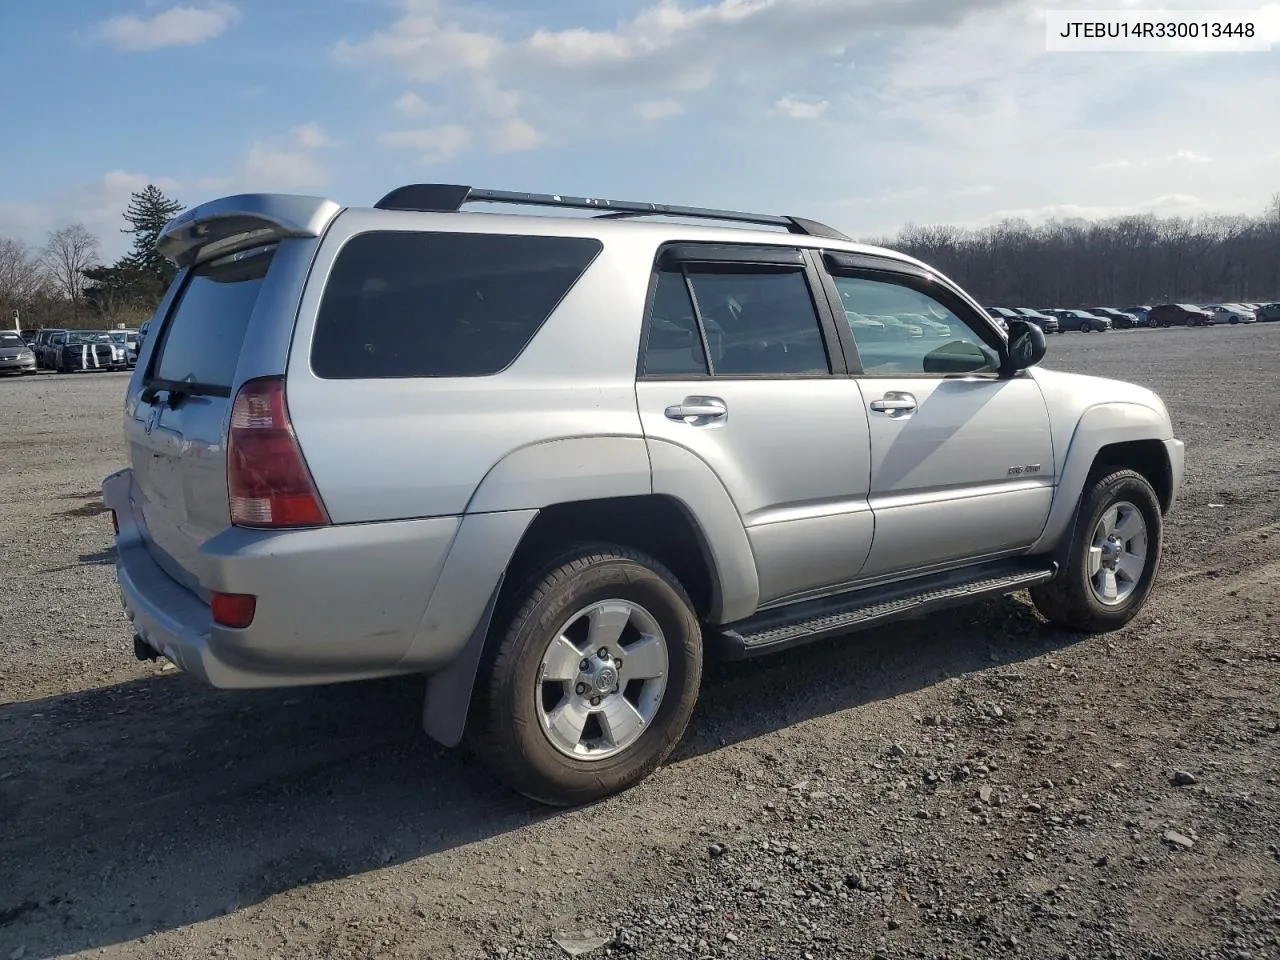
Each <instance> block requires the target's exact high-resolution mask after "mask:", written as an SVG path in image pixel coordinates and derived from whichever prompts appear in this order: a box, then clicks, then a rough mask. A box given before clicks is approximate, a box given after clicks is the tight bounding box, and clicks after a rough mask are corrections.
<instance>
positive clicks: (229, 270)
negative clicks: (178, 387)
mask: <svg viewBox="0 0 1280 960" xmlns="http://www.w3.org/2000/svg"><path fill="white" fill-rule="evenodd" d="M274 255H275V247H274V246H270V247H259V248H257V249H254V250H246V251H242V252H240V253H233V254H229V255H228V256H225V257H219V258H218V259H217V260H211V261H210V262H209V263H206V264H202V265H200V266H199V267H197V268H196V269H195V270H193V271H192V272H191V275H190V277H189V279H188V280H187V283H186V286H185V288H184V289H183V291H182V295H181V297H180V299H179V300H178V303H177V305H176V306H175V307H174V309H173V311H172V312H171V313H170V315H169V322H168V323H166V324H165V325H164V329H163V330H162V331H161V340H160V344H159V346H158V356H157V357H156V359H155V361H154V363H153V365H152V368H151V377H152V379H153V380H157V381H164V382H167V383H190V384H199V385H201V386H204V387H212V388H214V389H215V390H216V391H219V392H220V391H222V390H228V391H229V390H230V388H231V382H232V380H233V379H234V378H235V372H236V364H237V363H238V362H239V360H240V348H241V347H242V346H243V345H244V337H245V332H246V331H247V330H248V328H249V317H250V316H251V315H252V314H253V307H254V304H255V303H257V302H258V293H259V291H260V290H261V289H262V281H263V278H264V277H265V276H266V275H267V268H268V267H270V266H271V259H272V257H273V256H274Z"/></svg>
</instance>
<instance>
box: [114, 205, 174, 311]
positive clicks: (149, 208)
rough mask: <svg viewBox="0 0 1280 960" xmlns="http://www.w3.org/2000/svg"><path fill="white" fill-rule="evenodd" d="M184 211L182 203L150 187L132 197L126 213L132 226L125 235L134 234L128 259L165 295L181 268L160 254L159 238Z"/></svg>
mask: <svg viewBox="0 0 1280 960" xmlns="http://www.w3.org/2000/svg"><path fill="white" fill-rule="evenodd" d="M181 211H182V204H181V203H179V202H178V201H177V200H171V199H169V198H168V197H166V196H165V195H164V193H162V192H161V190H160V188H159V187H157V186H156V185H155V184H154V183H149V184H147V185H146V187H145V188H144V189H142V190H135V191H134V192H133V193H132V195H130V197H129V206H128V208H127V209H126V210H125V212H124V218H125V220H126V221H127V222H128V224H129V226H127V227H125V228H124V230H123V232H124V233H131V234H133V250H132V251H131V252H130V254H129V256H128V257H126V258H125V259H127V260H128V261H129V262H130V263H131V264H133V265H134V266H135V267H137V268H138V270H139V271H141V272H142V273H143V274H144V275H145V276H147V277H148V278H150V279H153V281H154V283H153V285H154V286H155V287H157V288H158V289H159V290H160V291H161V292H163V291H164V290H165V289H166V288H167V287H168V286H169V281H171V280H172V279H173V276H174V274H175V273H176V272H177V268H175V267H174V266H173V264H171V263H170V262H169V261H167V260H166V259H165V258H164V257H162V256H160V254H158V253H156V238H157V237H159V236H160V231H161V230H163V229H164V225H165V224H166V223H168V222H169V221H170V220H172V219H173V217H174V216H175V215H176V214H178V213H180V212H181Z"/></svg>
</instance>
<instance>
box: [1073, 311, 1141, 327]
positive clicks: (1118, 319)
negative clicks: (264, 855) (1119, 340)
mask: <svg viewBox="0 0 1280 960" xmlns="http://www.w3.org/2000/svg"><path fill="white" fill-rule="evenodd" d="M1085 313H1091V314H1093V315H1094V316H1095V317H1106V318H1107V319H1108V320H1110V321H1111V326H1112V327H1114V328H1115V329H1116V330H1132V329H1134V328H1135V327H1143V326H1146V324H1145V323H1144V322H1143V321H1142V320H1141V319H1140V318H1139V317H1138V315H1137V314H1136V313H1127V312H1125V311H1124V310H1117V309H1115V308H1114V307H1090V308H1089V309H1088V310H1086V311H1085Z"/></svg>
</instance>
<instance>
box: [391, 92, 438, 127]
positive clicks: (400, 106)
mask: <svg viewBox="0 0 1280 960" xmlns="http://www.w3.org/2000/svg"><path fill="white" fill-rule="evenodd" d="M395 106H396V112H397V113H399V114H400V115H401V116H402V117H407V118H408V119H410V120H418V119H420V118H422V117H425V116H426V115H427V114H428V113H430V112H431V104H429V103H427V101H426V100H424V99H422V97H420V96H418V94H416V93H414V92H413V91H412V90H406V91H405V92H404V93H402V94H400V96H399V97H397V98H396V104H395Z"/></svg>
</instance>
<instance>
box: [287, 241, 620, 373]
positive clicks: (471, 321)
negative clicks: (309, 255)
mask: <svg viewBox="0 0 1280 960" xmlns="http://www.w3.org/2000/svg"><path fill="white" fill-rule="evenodd" d="M600 250H601V244H600V241H598V240H595V239H591V238H587V237H545V236H544V237H537V236H505V235H501V234H485V233H420V232H391V231H387V232H377V233H365V234H361V235H359V236H357V237H354V238H352V239H351V240H350V241H349V242H348V243H347V244H346V246H344V247H343V248H342V252H341V253H339V254H338V258H337V261H336V262H335V263H334V265H333V269H332V271H331V272H330V274H329V280H328V283H327V284H326V286H325V292H324V297H323V298H322V300H321V303H320V312H319V316H318V317H317V319H316V331H315V337H314V339H313V341H312V345H311V368H312V370H313V371H314V372H315V374H316V375H317V376H319V377H323V378H325V379H330V380H352V379H388V378H396V377H482V376H488V375H490V374H494V373H497V372H498V371H500V370H502V369H504V368H505V367H507V366H508V365H509V364H510V363H511V362H512V361H514V360H515V359H516V357H517V356H519V355H520V352H521V351H522V350H524V348H525V347H526V346H527V345H528V344H529V342H530V341H531V340H532V339H533V337H534V335H535V334H536V333H537V332H538V329H539V328H540V327H541V326H542V324H543V323H544V322H546V319H547V318H548V317H549V316H550V315H551V314H552V313H553V312H554V311H555V309H556V306H557V305H558V304H559V303H560V301H561V300H562V299H563V298H564V296H565V294H567V293H568V292H569V290H570V289H572V287H573V285H574V284H575V283H577V281H578V278H579V277H581V276H582V274H583V272H584V271H585V270H586V269H587V267H588V266H589V265H590V264H591V261H592V260H594V259H595V257H596V255H597V254H598V253H599V252H600Z"/></svg>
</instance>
